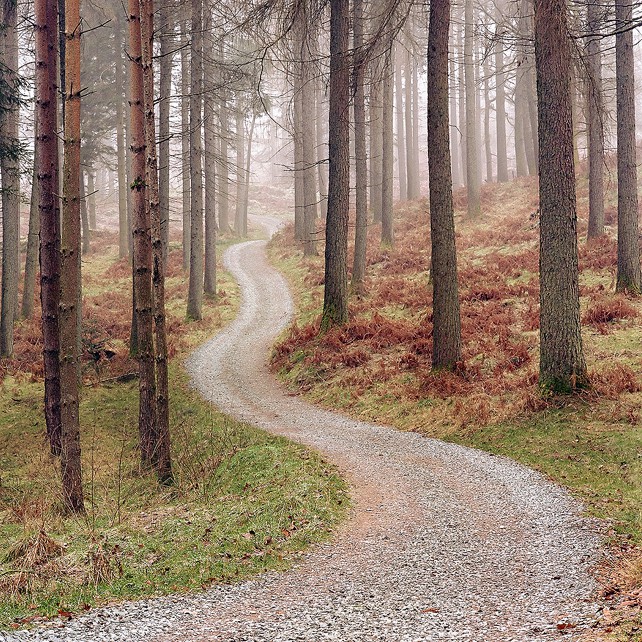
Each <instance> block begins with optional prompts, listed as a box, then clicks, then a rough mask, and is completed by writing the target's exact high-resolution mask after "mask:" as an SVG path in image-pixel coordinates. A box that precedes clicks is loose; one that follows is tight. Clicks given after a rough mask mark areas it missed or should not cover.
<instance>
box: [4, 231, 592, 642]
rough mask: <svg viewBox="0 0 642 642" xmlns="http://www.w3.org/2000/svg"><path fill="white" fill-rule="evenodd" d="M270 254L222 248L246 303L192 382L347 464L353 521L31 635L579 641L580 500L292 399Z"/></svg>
mask: <svg viewBox="0 0 642 642" xmlns="http://www.w3.org/2000/svg"><path fill="white" fill-rule="evenodd" d="M265 245H266V244H265V241H250V242H247V243H242V244H239V245H234V246H232V247H230V248H229V249H228V250H227V253H226V256H225V261H226V264H227V267H228V269H229V270H231V272H232V273H233V274H234V276H235V278H236V279H238V282H239V284H240V287H241V290H242V294H243V302H242V306H241V310H240V313H239V316H238V318H237V319H236V320H235V321H234V322H233V323H232V324H231V325H230V326H229V327H227V328H226V329H225V330H224V331H223V332H221V333H220V334H219V335H217V336H216V337H215V338H213V339H212V340H211V341H209V342H208V343H206V344H205V345H203V346H202V347H201V348H199V349H198V350H197V351H196V352H195V353H194V354H193V355H192V357H191V358H190V359H189V362H188V364H187V365H188V369H189V371H190V372H191V374H192V377H193V382H194V385H195V386H196V387H197V388H198V389H199V390H200V391H201V393H202V394H203V395H204V396H205V397H206V398H207V399H209V400H210V401H212V402H213V403H214V404H216V405H217V406H218V407H219V408H221V409H222V410H223V411H224V412H226V413H228V414H230V415H233V416H234V417H236V418H238V419H242V420H244V421H247V422H250V423H252V424H255V425H257V426H260V427H261V428H264V429H266V430H268V431H270V432H272V433H276V434H279V435H285V436H287V437H288V438H290V439H293V440H295V441H298V442H301V443H303V444H306V445H308V446H310V447H312V448H314V449H316V450H318V451H320V452H321V453H322V454H323V455H324V456H325V457H326V458H327V459H328V460H329V461H331V462H333V463H335V464H336V465H338V466H339V468H340V469H341V471H342V472H343V474H344V475H345V476H346V477H347V479H348V480H349V482H350V485H351V494H352V498H353V501H354V509H353V511H352V516H351V518H350V519H349V520H348V521H347V523H346V524H345V525H344V526H343V527H342V528H341V530H340V532H339V533H338V534H337V535H335V537H334V538H333V541H332V542H330V543H328V544H324V545H321V546H319V547H317V548H316V549H315V550H313V551H312V552H311V553H310V554H308V555H306V556H305V558H304V559H303V561H302V562H301V563H300V564H298V565H297V566H296V567H295V568H294V569H292V570H291V571H289V572H286V573H282V574H277V573H270V574H266V575H264V576H262V577H259V578H258V579H255V580H252V581H248V582H244V583H242V584H238V585H234V586H218V587H214V588H212V589H210V590H208V591H206V592H204V593H202V594H199V595H190V596H184V595H182V596H170V597H166V598H158V599H153V600H144V601H142V602H134V603H128V604H124V605H121V606H118V607H108V608H105V609H97V610H96V611H95V612H92V613H90V614H88V615H87V616H84V617H82V618H79V619H78V620H76V621H74V622H71V623H69V624H68V625H66V626H65V627H64V629H61V630H59V632H58V634H57V635H58V637H56V636H55V634H54V636H53V637H45V636H46V635H47V634H46V632H43V633H42V635H43V637H40V634H36V635H37V636H38V638H39V639H43V640H62V639H64V640H67V641H71V640H96V641H100V640H145V641H146V642H152V641H156V642H160V641H164V640H167V641H170V640H171V641H175V640H185V641H197V640H198V641H205V640H207V641H214V640H218V641H227V642H241V641H251V640H252V641H257V642H276V641H280V642H286V641H287V642H294V641H307V642H320V641H324V640H338V641H340V642H357V641H360V642H366V641H368V642H370V641H377V642H397V641H417V642H419V641H429V640H453V641H454V640H457V641H461V642H481V641H485V642H486V641H487V642H508V641H512V642H533V641H540V640H541V641H546V640H555V639H558V638H562V637H563V638H564V639H566V640H569V639H577V636H578V635H579V634H580V633H581V632H582V630H584V629H586V627H587V626H588V624H589V623H590V622H591V621H592V620H593V619H594V617H595V613H596V610H597V605H596V604H595V603H594V602H593V601H592V591H593V589H594V588H595V586H594V582H593V580H592V579H591V576H590V573H589V567H590V566H591V565H592V564H593V563H594V562H595V561H596V559H597V557H598V547H599V538H598V536H597V534H596V532H595V530H594V524H593V523H592V522H591V521H590V520H585V519H583V518H582V517H581V516H580V514H579V513H580V509H581V507H580V506H579V505H578V504H577V503H576V502H575V501H574V500H572V499H571V498H570V497H569V496H568V494H567V493H566V492H565V491H564V490H562V489H561V488H559V487H557V486H555V485H553V484H551V483H549V482H547V481H546V480H545V479H544V478H543V477H542V476H540V475H539V474H537V473H535V472H533V471H531V470H529V469H527V468H524V467H522V466H520V465H518V464H516V463H514V462H511V461H509V460H506V459H502V458H499V457H494V456H491V455H489V454H486V453H483V452H479V451H475V450H471V449H468V448H463V447H460V446H456V445H452V444H447V443H443V442H439V441H435V440H432V439H426V438H424V437H421V436H419V435H417V434H414V433H404V432H399V431H396V430H393V429H390V428H386V427H381V426H374V425H369V424H366V423H361V422H358V421H354V420H351V419H347V418H346V417H344V416H341V415H339V414H336V413H333V412H328V411H324V410H320V409H319V408H317V407H314V406H312V405H310V404H308V403H306V402H305V401H303V400H301V399H299V398H296V397H293V396H290V395H288V394H287V392H286V391H285V390H284V389H283V388H282V387H281V386H280V385H279V383H278V382H277V381H276V380H275V378H274V377H273V376H272V375H271V374H270V373H269V372H268V369H267V366H266V360H267V355H268V351H269V348H270V346H271V344H272V342H273V341H274V339H275V337H276V336H277V335H278V333H279V332H281V331H282V330H283V328H285V327H286V325H287V323H288V321H289V320H290V317H291V314H292V309H293V304H292V299H291V296H290V294H289V292H288V288H287V285H286V283H285V281H284V279H283V277H282V276H281V275H280V274H279V273H278V272H277V271H276V270H274V269H273V268H272V267H271V266H270V265H269V264H268V262H267V259H266V254H265ZM559 627H561V628H563V629H564V630H563V631H560V630H559ZM50 633H53V632H50ZM32 635H33V634H27V635H26V636H25V639H27V638H28V639H32ZM0 637H1V636H0ZM35 637H36V636H34V638H35Z"/></svg>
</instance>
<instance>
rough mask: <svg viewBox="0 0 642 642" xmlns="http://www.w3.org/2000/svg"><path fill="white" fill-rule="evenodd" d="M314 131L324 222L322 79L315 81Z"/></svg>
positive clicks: (325, 156)
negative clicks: (315, 134) (315, 133)
mask: <svg viewBox="0 0 642 642" xmlns="http://www.w3.org/2000/svg"><path fill="white" fill-rule="evenodd" d="M315 94H316V131H317V149H316V158H317V167H318V172H319V201H320V206H321V207H320V210H321V217H322V218H323V220H324V221H325V217H326V214H327V212H328V169H327V168H328V163H327V161H328V152H327V144H326V142H325V141H326V131H325V130H326V128H325V122H324V119H325V117H326V114H325V110H324V109H323V97H324V91H323V79H322V78H320V79H318V81H317V87H316V91H315Z"/></svg>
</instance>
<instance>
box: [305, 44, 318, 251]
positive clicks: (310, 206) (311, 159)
mask: <svg viewBox="0 0 642 642" xmlns="http://www.w3.org/2000/svg"><path fill="white" fill-rule="evenodd" d="M301 54H302V64H301V75H302V83H301V108H302V116H303V125H304V126H303V130H302V131H301V136H302V143H303V144H302V151H303V193H304V199H305V203H304V208H303V220H304V226H305V238H304V243H303V254H304V255H305V256H314V255H316V253H317V244H316V238H315V234H316V219H317V216H318V211H317V200H318V199H317V181H316V173H317V172H316V167H315V163H316V153H315V151H314V146H315V142H316V137H315V130H314V128H313V127H311V126H310V125H311V123H313V122H314V119H315V116H316V109H315V102H314V89H315V88H314V75H313V69H312V61H311V60H310V53H309V45H308V43H306V42H305V41H304V40H301Z"/></svg>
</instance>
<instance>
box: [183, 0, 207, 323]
mask: <svg viewBox="0 0 642 642" xmlns="http://www.w3.org/2000/svg"><path fill="white" fill-rule="evenodd" d="M191 3H192V4H191V6H192V28H191V34H192V47H191V81H192V82H191V87H190V97H189V114H190V127H189V158H190V194H191V200H190V210H191V217H190V261H189V292H188V298H187V316H188V317H189V318H190V319H193V320H195V321H199V320H200V319H201V318H202V316H203V276H204V275H203V148H202V142H201V130H202V123H203V0H191Z"/></svg>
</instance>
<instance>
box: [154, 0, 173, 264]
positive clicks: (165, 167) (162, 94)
mask: <svg viewBox="0 0 642 642" xmlns="http://www.w3.org/2000/svg"><path fill="white" fill-rule="evenodd" d="M170 9H171V7H170V6H169V3H168V2H166V1H164V2H161V3H160V8H159V19H160V25H159V29H158V39H159V41H160V63H159V72H160V76H159V87H158V89H159V96H158V138H159V143H158V197H159V203H160V220H161V240H162V244H163V259H164V260H165V261H166V260H167V254H168V248H169V159H170V148H169V137H170V113H171V94H172V64H173V62H174V54H173V45H174V38H173V36H174V22H173V18H172V15H171V10H170Z"/></svg>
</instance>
